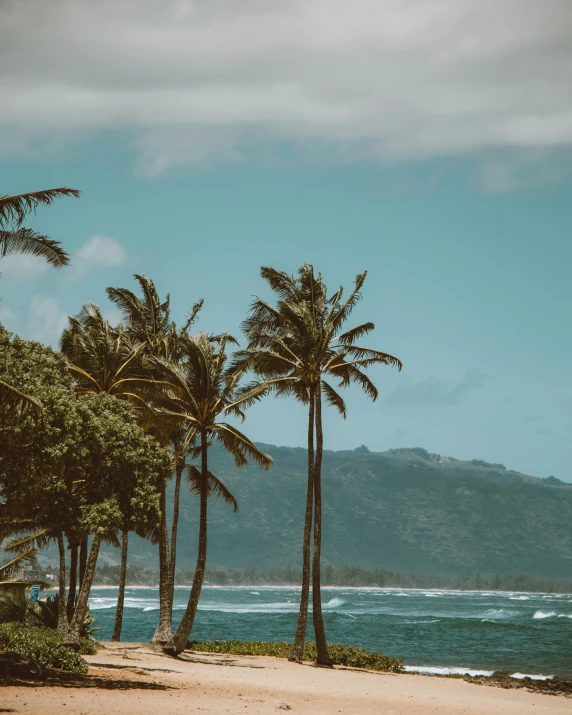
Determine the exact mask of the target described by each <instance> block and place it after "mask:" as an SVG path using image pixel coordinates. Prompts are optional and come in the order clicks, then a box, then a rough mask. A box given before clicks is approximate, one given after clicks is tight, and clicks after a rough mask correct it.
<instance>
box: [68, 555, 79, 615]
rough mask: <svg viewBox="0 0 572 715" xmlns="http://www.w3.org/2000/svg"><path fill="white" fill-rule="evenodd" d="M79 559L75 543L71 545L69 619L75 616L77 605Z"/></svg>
mask: <svg viewBox="0 0 572 715" xmlns="http://www.w3.org/2000/svg"><path fill="white" fill-rule="evenodd" d="M77 559H78V546H77V544H74V545H72V546H70V587H69V591H68V604H67V616H68V621H69V620H71V618H72V616H73V609H74V607H75V592H76V588H77Z"/></svg>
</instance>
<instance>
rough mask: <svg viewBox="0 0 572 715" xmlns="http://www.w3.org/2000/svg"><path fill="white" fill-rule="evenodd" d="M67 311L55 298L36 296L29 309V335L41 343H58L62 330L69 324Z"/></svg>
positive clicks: (27, 328)
mask: <svg viewBox="0 0 572 715" xmlns="http://www.w3.org/2000/svg"><path fill="white" fill-rule="evenodd" d="M67 324H68V319H67V315H66V313H65V312H64V311H63V310H62V309H61V307H60V305H59V303H58V301H57V300H56V299H55V298H42V297H41V296H38V295H36V296H34V297H33V298H32V301H31V303H30V306H29V310H28V320H27V325H26V333H27V335H30V336H32V337H31V339H33V340H38V341H39V342H41V343H48V344H55V343H57V341H58V339H59V336H60V335H61V332H62V330H63V329H64V328H65V327H66V326H67Z"/></svg>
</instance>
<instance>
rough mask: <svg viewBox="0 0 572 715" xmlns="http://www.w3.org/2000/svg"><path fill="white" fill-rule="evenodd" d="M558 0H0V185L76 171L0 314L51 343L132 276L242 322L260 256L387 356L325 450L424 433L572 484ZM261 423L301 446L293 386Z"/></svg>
mask: <svg viewBox="0 0 572 715" xmlns="http://www.w3.org/2000/svg"><path fill="white" fill-rule="evenodd" d="M571 40H572V3H570V2H569V0H495V1H494V2H493V0H457V1H455V2H454V1H453V0H376V1H374V0H354V2H352V3H347V2H341V1H338V0H329V2H327V3H326V2H324V1H323V0H304V1H303V2H302V1H298V0H288V1H287V2H286V1H285V0H274V1H273V2H262V1H261V0H244V1H243V2H241V3H235V2H229V1H222V0H221V1H219V0H209V2H206V1H203V0H200V1H195V2H191V1H183V0H181V1H180V2H171V1H168V0H163V1H162V2H151V1H149V0H138V1H137V2H130V1H127V0H114V2H107V1H106V0H97V1H95V2H93V1H91V2H84V0H73V2H72V1H71V0H70V1H69V2H65V1H64V0H51V2H49V3H47V2H45V1H42V0H37V1H32V0H14V1H11V0H0V91H1V95H0V96H1V97H2V101H1V103H0V175H1V176H2V186H0V194H8V193H18V192H20V191H26V190H35V189H38V188H47V187H51V186H62V185H64V186H72V187H74V188H79V189H81V190H82V192H83V193H82V198H81V199H80V200H78V201H76V200H73V199H63V200H61V201H60V202H58V204H57V205H54V206H53V207H49V208H44V209H41V210H40V211H38V214H37V215H36V216H35V217H33V218H31V219H30V222H29V225H30V226H32V227H34V228H37V229H38V230H41V231H42V232H46V233H49V235H50V236H52V237H53V238H58V239H60V240H62V241H63V242H64V243H65V245H66V247H67V249H68V250H69V252H70V253H71V254H72V266H71V267H70V268H69V269H65V270H63V271H61V272H59V273H57V272H55V271H54V270H53V269H51V268H49V267H47V266H46V265H44V264H42V263H41V262H38V261H35V260H33V259H30V258H16V257H13V258H7V259H4V260H2V262H1V265H0V271H1V273H2V278H1V282H0V295H1V297H2V302H1V303H0V320H2V322H4V323H5V325H6V326H7V327H9V328H10V329H11V330H14V331H17V332H18V333H20V334H21V335H22V336H24V337H34V338H36V339H39V340H42V341H44V342H46V343H49V344H52V345H57V341H58V335H59V332H60V331H61V328H62V326H63V325H65V322H66V315H67V314H69V313H72V314H73V313H75V312H77V311H78V310H79V308H80V307H81V305H82V303H84V302H86V301H89V300H93V301H96V302H99V303H100V304H101V305H102V307H104V309H105V310H106V311H107V313H108V314H109V315H110V317H111V318H114V317H115V316H114V314H113V310H112V308H110V307H109V306H108V305H107V303H106V300H105V293H104V288H105V286H106V285H131V283H132V278H131V275H132V274H133V273H134V272H142V273H146V274H147V275H150V276H151V277H152V278H154V279H155V281H156V283H157V284H158V286H159V288H160V290H161V291H162V292H163V293H166V292H170V293H171V295H172V303H173V307H174V311H175V315H176V317H177V318H179V319H181V318H183V317H184V315H185V313H186V311H187V310H188V308H189V307H190V306H191V305H192V304H193V303H194V302H195V301H196V300H197V298H199V297H203V298H204V299H205V308H204V310H203V313H202V318H201V321H200V327H202V328H203V329H205V330H221V329H228V330H229V331H230V332H233V333H236V334H238V332H239V324H240V320H241V319H242V317H243V316H244V314H245V312H246V310H247V308H248V305H249V302H250V300H251V299H252V296H253V295H254V294H262V295H265V294H266V293H265V290H264V286H263V284H262V282H261V280H260V278H259V273H258V271H259V266H260V265H262V264H270V265H273V266H275V267H277V268H281V269H284V270H287V271H295V269H296V267H297V266H298V265H299V264H300V263H302V262H304V261H308V262H312V263H313V264H314V265H315V266H316V267H317V268H318V269H320V270H321V271H322V272H323V273H324V276H325V278H326V281H327V282H328V284H331V286H332V287H334V286H337V285H339V284H340V283H342V284H347V285H349V283H350V281H351V280H352V278H353V276H355V274H356V273H357V272H358V271H361V270H363V269H364V268H367V269H368V271H369V275H368V280H367V282H366V285H365V290H364V300H363V302H362V304H361V305H360V307H359V310H358V311H357V312H356V320H360V319H362V318H363V319H372V320H374V322H375V323H376V326H377V330H376V332H375V333H374V334H373V336H372V337H371V338H370V343H371V344H372V345H373V346H375V347H378V348H380V349H383V350H386V351H388V352H392V353H393V354H396V355H398V356H399V357H401V358H402V360H403V361H404V364H405V368H404V370H403V372H402V373H401V374H397V373H394V372H392V371H391V370H389V369H387V370H381V369H380V370H379V371H377V372H376V373H375V374H374V378H375V380H376V381H377V383H378V385H379V387H380V390H381V398H380V400H379V401H378V402H377V403H375V404H373V405H372V404H369V403H367V401H366V400H365V398H363V397H361V396H360V395H359V394H357V393H353V392H351V393H350V394H349V396H348V400H349V406H350V414H349V417H348V420H347V421H346V422H345V423H343V422H342V421H340V420H339V419H338V418H337V417H334V416H331V417H330V418H329V420H328V425H327V428H328V429H327V442H328V444H327V446H329V447H330V448H353V447H355V446H357V445H359V444H361V443H365V444H366V445H367V446H368V447H369V448H370V449H372V450H382V449H387V448H388V447H396V446H423V447H425V448H427V449H429V450H430V451H436V452H440V453H442V454H446V455H451V456H456V457H460V458H469V459H470V458H473V457H478V458H481V459H486V460H489V461H494V462H502V463H504V464H506V465H507V467H510V468H514V469H518V470H521V471H524V472H528V473H532V474H535V475H538V476H548V475H549V474H554V475H555V476H558V477H560V478H562V479H566V480H572V471H571V468H570V456H571V455H570V447H569V444H570V441H569V435H570V433H571V428H572V417H571V415H572V382H571V378H570V354H571V353H572V338H571V330H570V299H571V292H572V289H571V287H570V285H571V281H570V279H569V274H570V265H572V249H571V247H570V246H571V242H570V229H571V221H570V192H571V189H572V92H571V91H570V87H571V86H572V41H571ZM248 424H249V431H250V434H251V435H252V436H253V437H254V438H255V439H258V440H263V441H267V442H273V443H280V444H290V445H296V444H303V442H304V434H305V428H304V426H303V413H302V411H301V410H300V409H299V408H298V407H297V406H295V405H292V404H290V403H289V402H275V403H272V402H267V403H263V404H262V405H260V406H257V407H256V408H254V409H253V410H252V412H251V416H250V419H249V422H248Z"/></svg>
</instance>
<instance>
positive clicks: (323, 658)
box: [312, 382, 332, 667]
mask: <svg viewBox="0 0 572 715" xmlns="http://www.w3.org/2000/svg"><path fill="white" fill-rule="evenodd" d="M323 448H324V433H323V431H322V390H321V383H320V382H318V385H317V388H316V461H315V463H314V507H315V514H314V554H313V560H312V615H313V618H314V633H315V635H316V651H317V656H316V664H317V665H323V666H329V667H331V666H332V661H331V660H330V656H329V655H328V645H327V643H326V633H325V631H324V618H323V616H322V594H321V584H320V567H321V563H320V561H321V551H322V452H323Z"/></svg>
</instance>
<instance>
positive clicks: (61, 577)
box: [58, 534, 68, 633]
mask: <svg viewBox="0 0 572 715" xmlns="http://www.w3.org/2000/svg"><path fill="white" fill-rule="evenodd" d="M58 551H59V555H60V564H59V574H58V631H60V633H65V632H66V630H67V627H68V618H67V614H66V605H67V604H66V547H65V544H64V535H63V534H58Z"/></svg>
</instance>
